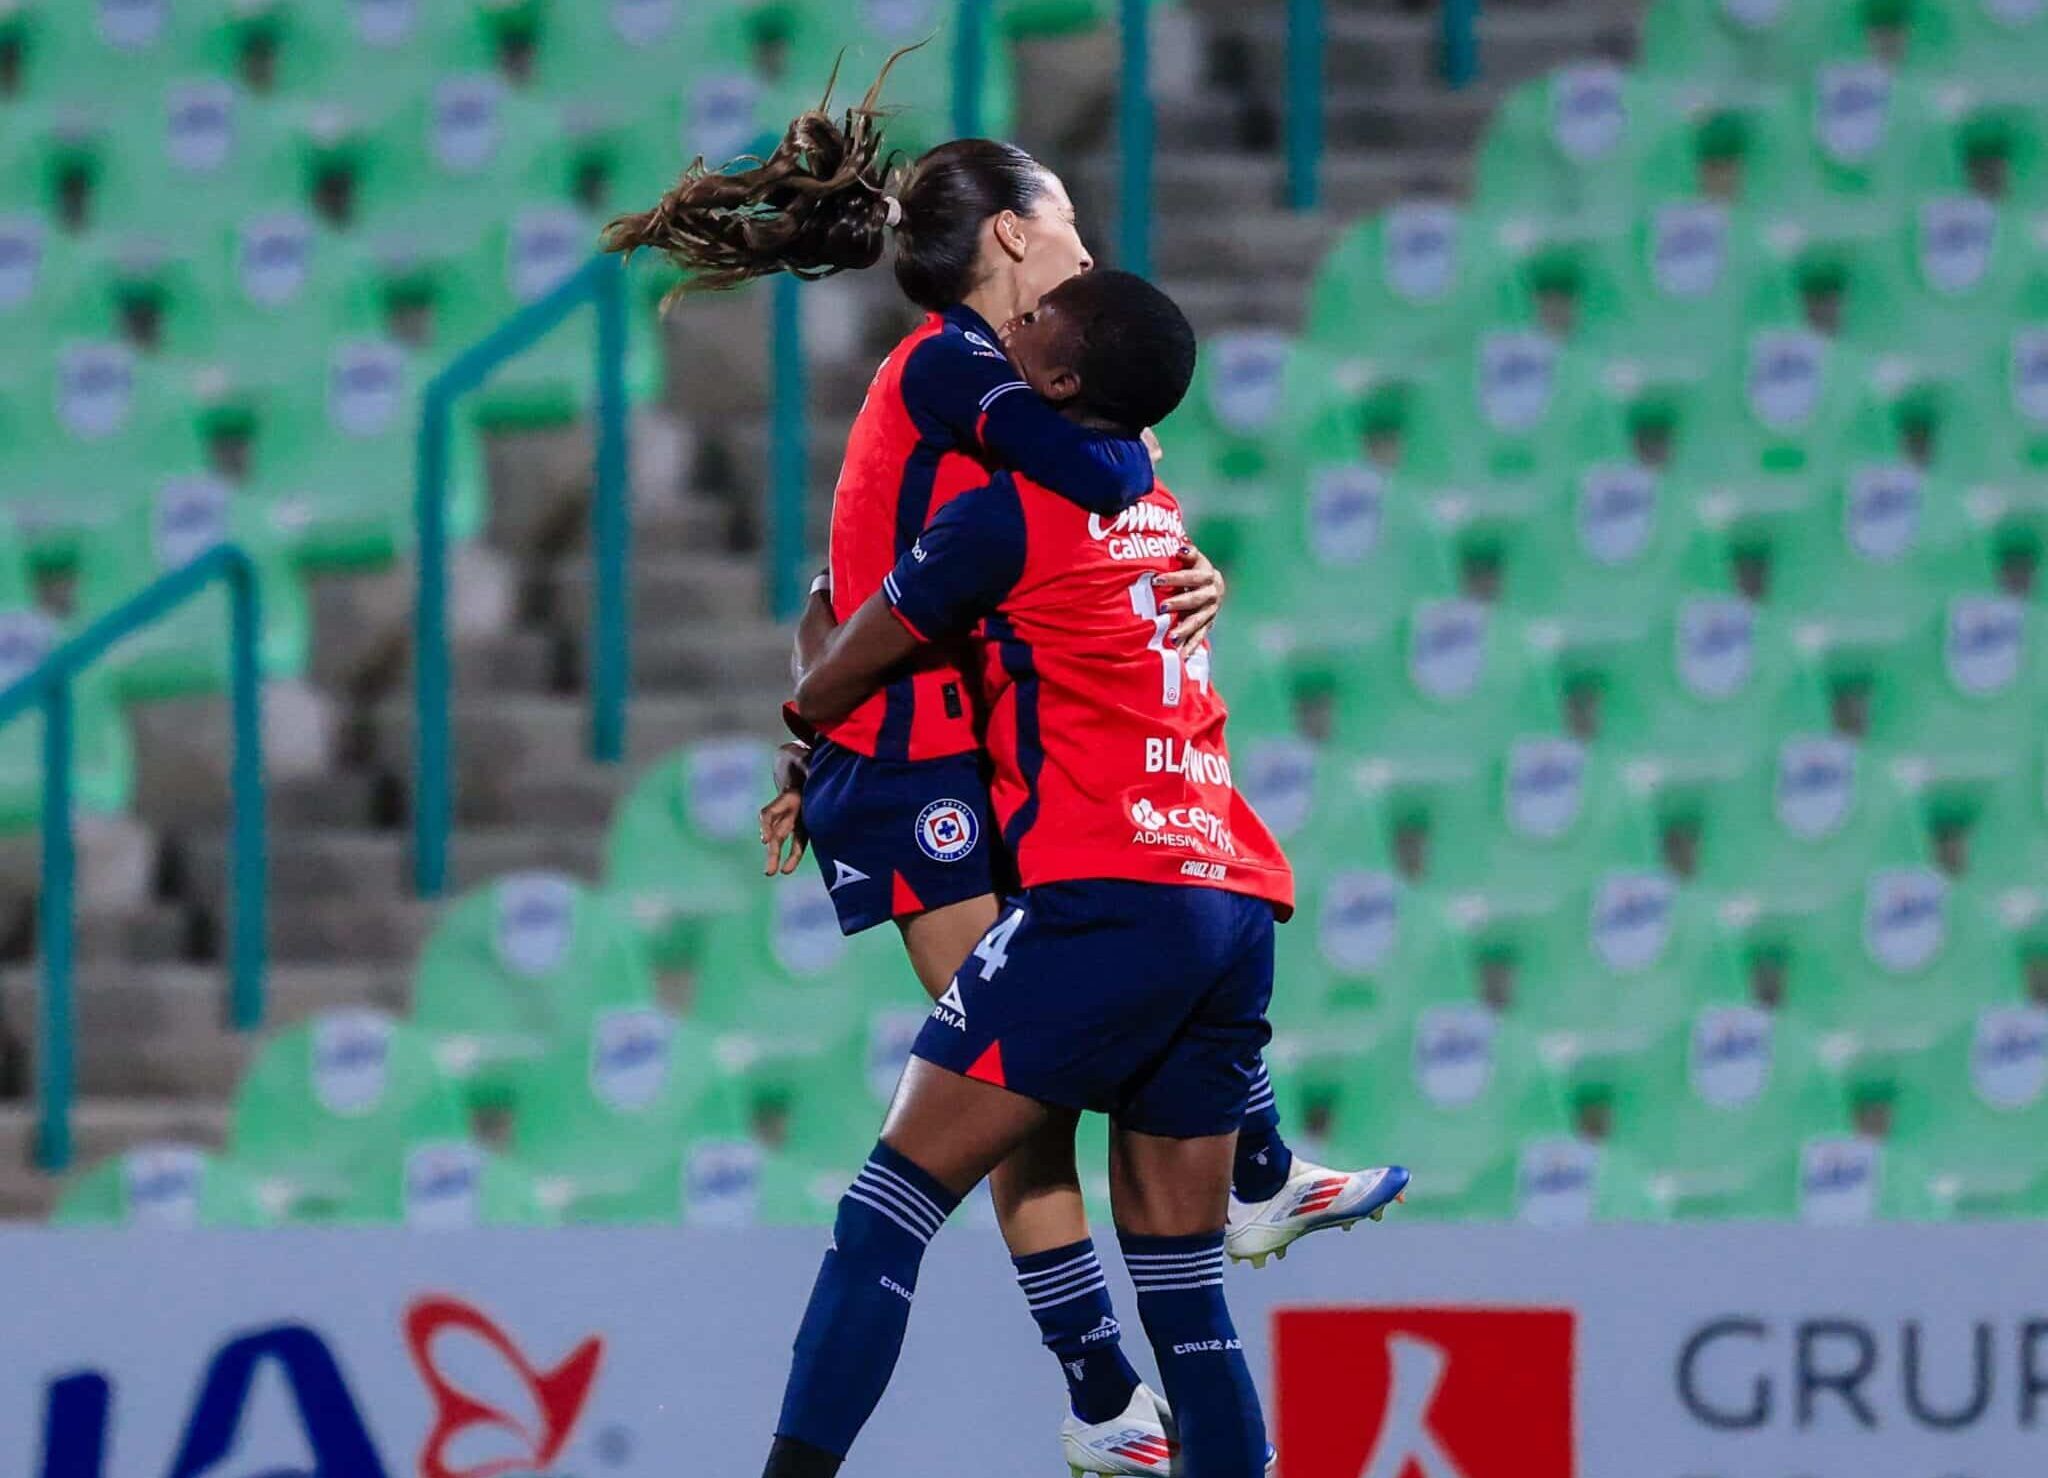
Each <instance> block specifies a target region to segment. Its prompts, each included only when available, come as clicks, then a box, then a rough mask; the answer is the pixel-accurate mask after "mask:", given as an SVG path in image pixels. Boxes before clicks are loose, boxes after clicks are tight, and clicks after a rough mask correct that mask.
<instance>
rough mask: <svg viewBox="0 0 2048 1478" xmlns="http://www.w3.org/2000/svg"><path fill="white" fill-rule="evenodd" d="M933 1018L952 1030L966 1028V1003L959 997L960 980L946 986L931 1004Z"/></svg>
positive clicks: (964, 1029)
mask: <svg viewBox="0 0 2048 1478" xmlns="http://www.w3.org/2000/svg"><path fill="white" fill-rule="evenodd" d="M932 1016H933V1018H934V1019H936V1020H938V1021H941V1022H943V1023H945V1024H946V1025H947V1026H950V1027H952V1028H953V1030H954V1031H959V1032H964V1031H966V1030H967V1003H966V1002H964V1001H962V1000H961V999H960V982H959V981H957V980H956V981H954V982H952V984H950V985H948V986H947V987H946V993H945V994H944V995H942V996H940V997H939V999H938V1001H937V1002H936V1003H935V1004H934V1005H933V1006H932Z"/></svg>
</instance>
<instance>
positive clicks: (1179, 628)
mask: <svg viewBox="0 0 2048 1478" xmlns="http://www.w3.org/2000/svg"><path fill="white" fill-rule="evenodd" d="M1180 559H1181V564H1182V565H1183V566H1184V568H1182V569H1178V570H1168V571H1167V572H1166V573H1165V574H1163V575H1154V576H1153V577H1152V583H1153V585H1154V586H1156V587H1157V588H1159V589H1160V590H1162V591H1173V592H1175V593H1174V594H1172V595H1169V596H1168V597H1167V598H1166V599H1164V600H1162V601H1160V602H1159V609H1160V610H1162V611H1170V612H1172V613H1173V614H1174V615H1175V616H1178V617H1179V618H1180V621H1179V623H1178V624H1177V625H1176V626H1175V627H1174V628H1173V644H1174V645H1175V646H1176V647H1182V648H1186V647H1192V646H1194V645H1195V644H1196V643H1198V642H1200V641H1201V639H1202V638H1203V637H1204V636H1206V635H1208V633H1209V628H1210V627H1211V626H1214V625H1215V624H1216V617H1217V614H1218V613H1219V612H1221V611H1222V609H1223V592H1224V581H1223V572H1222V571H1221V570H1219V569H1217V568H1216V566H1214V565H1212V564H1210V563H1209V556H1208V555H1206V554H1204V553H1202V551H1201V550H1199V549H1196V548H1194V547H1193V546H1192V545H1186V544H1183V545H1182V546H1181V551H1180Z"/></svg>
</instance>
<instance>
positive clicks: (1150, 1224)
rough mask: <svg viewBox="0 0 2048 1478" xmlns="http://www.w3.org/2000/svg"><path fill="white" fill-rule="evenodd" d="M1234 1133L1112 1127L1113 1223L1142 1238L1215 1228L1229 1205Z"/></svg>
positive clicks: (1221, 1222) (1110, 1176)
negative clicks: (1182, 1135)
mask: <svg viewBox="0 0 2048 1478" xmlns="http://www.w3.org/2000/svg"><path fill="white" fill-rule="evenodd" d="M1236 1147H1237V1131H1236V1130H1234V1129H1233V1130H1232V1131H1231V1132H1230V1133H1228V1134H1209V1135H1203V1136H1201V1137H1199V1138H1196V1139H1171V1138H1166V1137H1163V1136H1160V1135H1156V1134H1141V1133H1139V1132H1138V1131H1136V1130H1134V1129H1126V1128H1124V1127H1122V1126H1121V1125H1117V1126H1113V1127H1112V1129H1111V1131H1110V1140H1109V1200H1110V1206H1111V1208H1112V1210H1113V1211H1114V1212H1115V1214H1116V1224H1117V1227H1118V1228H1119V1229H1120V1230H1122V1231H1126V1232H1132V1233H1135V1234H1136V1235H1138V1236H1141V1237H1191V1236H1196V1235H1198V1234H1200V1233H1203V1232H1213V1231H1216V1230H1217V1229H1218V1228H1220V1227H1221V1226H1222V1225H1223V1220H1224V1217H1225V1216H1226V1215H1227V1214H1228V1212H1229V1209H1230V1172H1231V1163H1232V1160H1233V1158H1234V1154H1235V1151H1236Z"/></svg>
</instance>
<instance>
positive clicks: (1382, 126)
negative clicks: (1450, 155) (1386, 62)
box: [1323, 83, 1507, 150]
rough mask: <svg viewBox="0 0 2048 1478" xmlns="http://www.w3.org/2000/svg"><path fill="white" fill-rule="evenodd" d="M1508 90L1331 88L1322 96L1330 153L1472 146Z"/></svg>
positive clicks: (1492, 86)
mask: <svg viewBox="0 0 2048 1478" xmlns="http://www.w3.org/2000/svg"><path fill="white" fill-rule="evenodd" d="M1506 95H1507V89H1506V88H1505V87H1503V86H1499V85H1495V84H1484V83H1482V84H1479V85H1475V86H1473V87H1469V88H1466V89H1464V90H1463V91H1461V92H1447V91H1445V90H1443V89H1442V88H1417V89H1413V90H1410V91H1403V92H1393V93H1386V92H1380V91H1377V90H1374V89H1352V88H1335V89H1332V90H1331V91H1329V92H1327V93H1325V94H1324V100H1323V127H1324V130H1325V142H1326V146H1327V147H1328V148H1330V149H1340V150H1341V149H1411V148H1412V149H1425V150H1433V149H1441V148H1444V147H1447V146H1455V147H1457V148H1460V149H1470V148H1473V147H1475V146H1476V145H1477V144H1478V142H1479V139H1480V136H1481V135H1482V134H1483V133H1484V132H1485V130H1486V125H1487V124H1488V122H1490V121H1491V120H1492V118H1493V114H1494V110H1495V109H1496V108H1498V107H1499V106H1500V102H1501V99H1502V98H1503V97H1505V96H1506Z"/></svg>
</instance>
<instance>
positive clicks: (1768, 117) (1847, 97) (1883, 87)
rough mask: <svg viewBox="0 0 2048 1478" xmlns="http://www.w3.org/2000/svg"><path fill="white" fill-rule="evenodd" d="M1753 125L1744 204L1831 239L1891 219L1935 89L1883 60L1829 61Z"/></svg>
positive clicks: (1922, 144)
mask: <svg viewBox="0 0 2048 1478" xmlns="http://www.w3.org/2000/svg"><path fill="white" fill-rule="evenodd" d="M1748 125H1749V127H1750V128H1751V129H1752V130H1753V133H1752V135H1751V138H1750V141H1749V145H1748V148H1747V150H1746V153H1745V164H1744V178H1743V192H1742V198H1743V201H1744V203H1745V204H1747V205H1748V206H1750V207H1751V208H1752V209H1754V210H1756V211H1758V212H1760V213H1761V214H1762V215H1764V216H1765V217H1766V218H1767V219H1770V220H1772V221H1777V222H1787V223H1793V224H1796V225H1797V226H1799V227H1800V228H1801V230H1802V231H1803V232H1804V233H1805V234H1806V235H1807V236H1808V237H1809V238H1812V239H1815V240H1818V241H1821V242H1826V243H1837V242H1846V241H1853V240H1855V239H1857V238H1859V237H1863V236H1867V235H1870V234H1872V233H1875V232H1881V231H1885V230H1888V229H1890V228H1891V226H1892V224H1893V222H1894V221H1895V220H1896V219H1897V218H1898V215H1899V213H1900V210H1901V208H1902V206H1903V204H1904V202H1905V200H1906V199H1907V197H1908V194H1909V191H1910V188H1911V183H1912V180H1913V176H1914V174H1915V172H1916V170H1917V169H1918V168H1919V166H1920V161H1921V160H1922V159H1924V158H1925V157H1926V152H1927V148H1928V139H1929V136H1930V131H1931V130H1933V129H1934V127H1935V123H1934V121H1933V118H1932V116H1931V112H1930V106H1929V99H1928V97H1927V95H1926V93H1925V92H1924V91H1923V90H1922V89H1920V88H1919V87H1917V86H1915V85H1913V84H1912V83H1910V82H1907V81H1904V80H1902V79H1898V78H1895V77H1894V76H1893V75H1892V73H1891V72H1890V71H1889V69H1887V68H1886V67H1885V66H1884V65H1883V64H1882V63H1879V62H1874V61H1837V62H1832V63H1829V64H1827V65H1825V66H1823V67H1821V68H1820V69H1819V71H1817V72H1816V73H1815V74H1814V76H1813V78H1812V80H1811V81H1810V82H1809V83H1807V84H1804V85H1802V86H1800V87H1798V88H1795V89H1793V90H1792V92H1791V93H1790V94H1789V95H1787V96H1785V97H1783V98H1781V99H1779V100H1776V101H1774V102H1772V103H1771V104H1769V105H1767V106H1765V107H1763V108H1761V109H1759V110H1757V111H1756V112H1754V113H1752V114H1750V115H1748Z"/></svg>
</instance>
